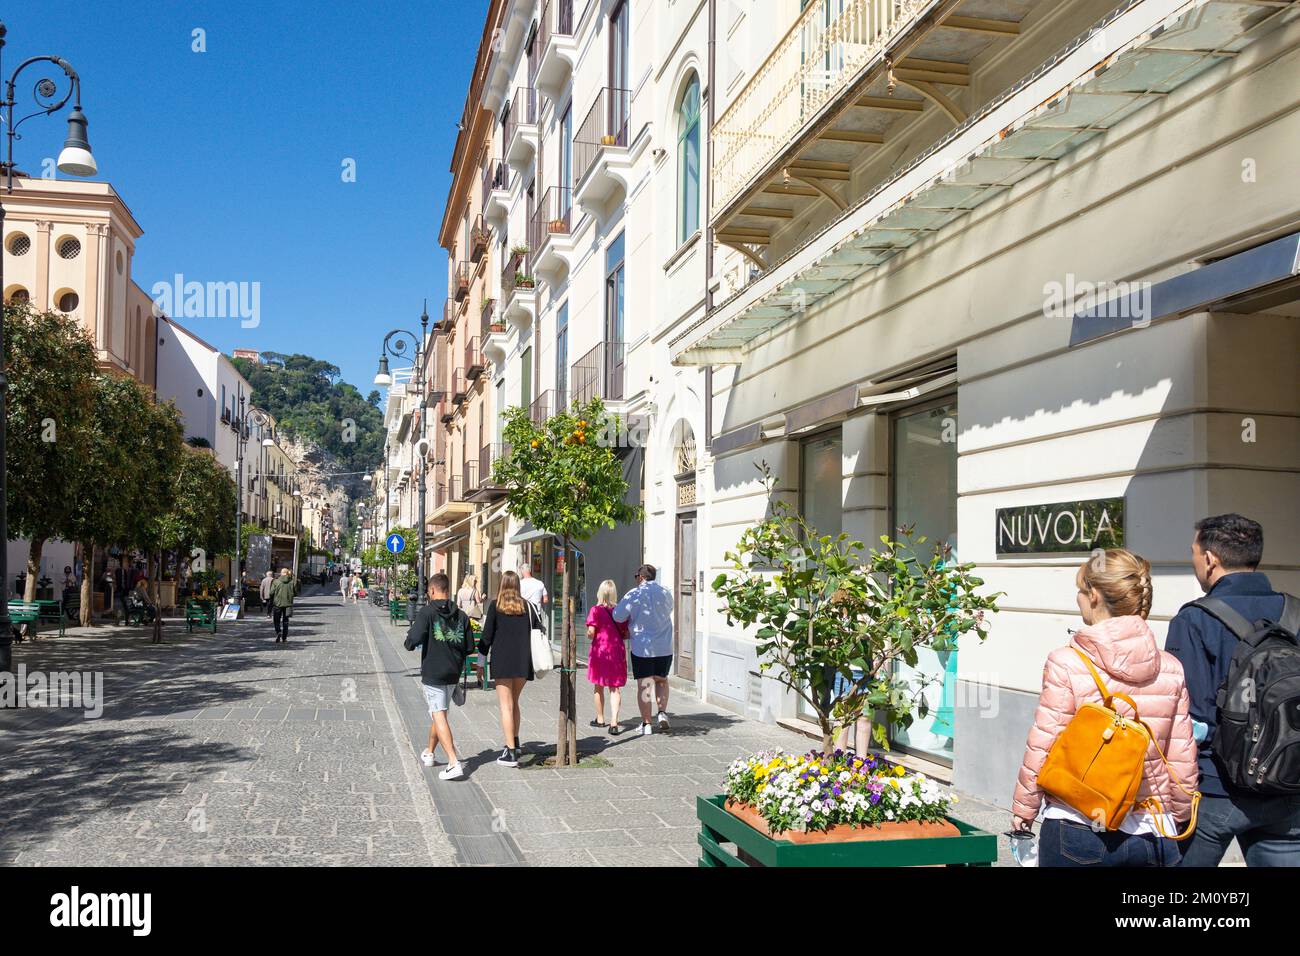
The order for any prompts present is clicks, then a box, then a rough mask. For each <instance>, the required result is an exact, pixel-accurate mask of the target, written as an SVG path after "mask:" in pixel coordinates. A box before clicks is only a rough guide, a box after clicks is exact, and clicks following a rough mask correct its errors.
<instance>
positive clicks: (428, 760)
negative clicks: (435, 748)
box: [420, 750, 438, 767]
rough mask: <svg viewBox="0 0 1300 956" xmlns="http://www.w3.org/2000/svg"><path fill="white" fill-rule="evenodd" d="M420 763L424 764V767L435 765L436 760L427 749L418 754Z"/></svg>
mask: <svg viewBox="0 0 1300 956" xmlns="http://www.w3.org/2000/svg"><path fill="white" fill-rule="evenodd" d="M420 763H422V764H424V765H425V766H426V767H436V766H437V765H438V761H437V760H435V759H434V756H433V754H431V753H429V751H427V750H426V751H425V752H424V753H422V754H420Z"/></svg>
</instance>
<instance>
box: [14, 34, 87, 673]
mask: <svg viewBox="0 0 1300 956" xmlns="http://www.w3.org/2000/svg"><path fill="white" fill-rule="evenodd" d="M8 32H9V31H8V29H7V28H6V27H5V25H4V23H0V52H3V49H4V45H5V36H6V35H7V34H8ZM36 63H52V64H54V65H55V66H57V67H58V68H59V69H61V70H62V71H63V75H64V77H65V78H66V79H67V81H68V89H67V92H66V93H64V94H63V96H62V98H60V97H59V95H58V94H59V85H58V83H56V82H55V81H54V80H52V79H50V78H49V77H48V76H45V77H41V79H39V80H37V81H36V86H35V87H34V88H33V90H32V99H33V100H35V102H36V106H37V107H38V108H37V109H36V111H35V112H32V113H28V114H27V115H26V116H23V117H20V118H19V119H18V120H15V119H14V106H16V105H17V100H16V99H15V98H14V86H15V84H16V83H17V81H18V74H20V73H22V72H23V70H25V69H27V68H28V67H29V66H32V65H34V64H36ZM0 75H3V73H0ZM74 96H75V97H76V99H75V100H74V101H73V107H72V111H71V112H70V113H69V114H68V138H67V139H66V140H65V141H64V144H63V151H62V152H61V153H59V160H58V168H59V171H60V172H62V173H66V174H67V175H69V176H93V175H95V173H96V172H97V171H98V167H97V166H96V165H95V157H94V156H93V155H92V154H91V152H90V140H88V139H87V138H86V114H85V113H83V112H82V111H81V77H79V76H78V75H77V71H76V70H74V69H73V68H72V65H71V64H70V63H68V61H67V60H64V59H62V58H60V57H57V56H33V57H28V58H27V59H26V60H23V62H22V63H19V64H18V68H17V69H16V70H14V72H13V74H12V75H11V76H10V77H9V79H8V80H7V81H6V82H5V85H4V99H3V100H0V122H2V123H3V124H4V133H5V154H4V161H3V162H0V170H3V172H4V177H5V192H6V193H12V192H13V191H14V168H15V166H14V140H15V139H18V127H19V126H22V125H23V123H25V122H27V121H28V120H29V119H31V118H32V117H33V116H49V115H51V114H53V113H57V112H58V111H59V110H61V109H63V107H64V106H66V105H67V103H68V100H71V99H73V97H74ZM4 224H5V210H4V205H3V203H0V244H2V243H3V240H4ZM4 284H5V283H4V254H3V251H0V296H2V295H3V294H4ZM5 304H6V303H3V302H0V359H2V358H3V356H4V306H5ZM8 388H9V382H8V379H7V378H6V376H5V372H4V368H3V367H2V363H0V582H7V581H8V579H9V555H8V548H7V547H6V545H7V542H8V541H9V512H8V508H7V506H6V504H5V494H6V490H5V475H6V472H7V471H8V467H7V461H6V458H5V422H6V420H7V418H8V414H9V410H8V407H7V404H6V400H5V396H6V392H7V390H8ZM4 586H6V587H7V586H8V585H7V584H5V585H4ZM12 670H13V629H12V626H11V624H10V621H9V603H8V602H7V601H4V602H0V673H7V672H9V671H12Z"/></svg>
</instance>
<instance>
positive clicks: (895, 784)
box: [889, 777, 903, 790]
mask: <svg viewBox="0 0 1300 956" xmlns="http://www.w3.org/2000/svg"><path fill="white" fill-rule="evenodd" d="M889 783H890V785H892V786H893V788H894V789H895V790H902V789H903V785H902V784H901V783H899V782H898V778H897V777H895V778H894V779H893V780H891V781H889Z"/></svg>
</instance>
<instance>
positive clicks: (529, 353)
mask: <svg viewBox="0 0 1300 956" xmlns="http://www.w3.org/2000/svg"><path fill="white" fill-rule="evenodd" d="M519 404H520V405H522V406H523V407H524V408H527V407H528V406H530V405H532V404H533V347H532V346H531V345H530V346H528V348H526V349H524V351H523V354H522V355H521V356H520V357H519Z"/></svg>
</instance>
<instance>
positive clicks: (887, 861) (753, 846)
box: [695, 794, 998, 866]
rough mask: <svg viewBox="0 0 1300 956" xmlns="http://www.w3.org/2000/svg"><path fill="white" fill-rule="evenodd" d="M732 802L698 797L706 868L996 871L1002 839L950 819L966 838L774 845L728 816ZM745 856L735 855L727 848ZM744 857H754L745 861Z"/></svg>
mask: <svg viewBox="0 0 1300 956" xmlns="http://www.w3.org/2000/svg"><path fill="white" fill-rule="evenodd" d="M726 799H727V798H726V797H725V796H724V795H722V794H719V795H717V796H714V797H696V798H695V815H696V817H697V818H698V819H699V821H700V833H699V837H698V838H697V839H698V842H699V844H700V866H992V864H993V862H994V861H995V860H996V859H997V857H998V842H997V837H995V836H994V835H993V834H992V833H986V832H985V831H983V830H980V829H977V828H975V827H973V826H971V825H970V824H969V823H963V822H962V821H960V820H957V819H954V818H953V817H949V818H948V819H949V820H950V821H951V822H952V824H953V825H954V826H955V827H957V829H958V830H960V831H961V835H960V836H954V837H934V838H930V839H905V840H873V841H869V842H859V843H814V844H798V843H791V842H790V841H789V840H774V839H772V838H771V837H769V836H767V835H766V834H763V833H759V832H758V831H757V830H755V829H754V828H753V827H751V826H750V825H749V824H748V823H746V822H745V821H744V820H741V819H738V818H737V817H734V816H732V815H731V814H730V813H728V812H727V810H726V808H725V807H724V806H723V804H724V803H726ZM727 843H729V844H731V845H732V846H733V847H735V849H736V850H737V851H739V853H731V852H728V851H727V850H726V849H724V848H723V844H727ZM740 853H743V854H744V856H745V857H748V858H749V860H752V861H753V862H749V861H748V860H746V859H743V858H742V857H741V855H739V854H740Z"/></svg>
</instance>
